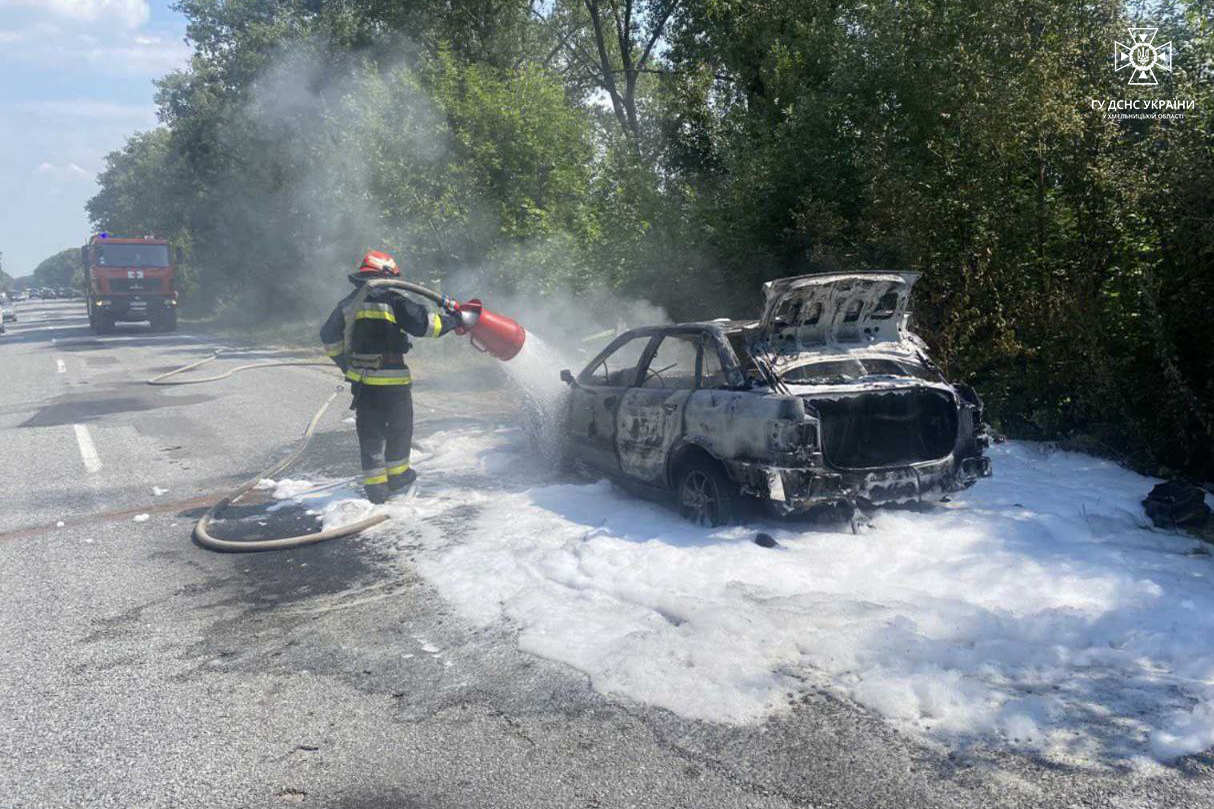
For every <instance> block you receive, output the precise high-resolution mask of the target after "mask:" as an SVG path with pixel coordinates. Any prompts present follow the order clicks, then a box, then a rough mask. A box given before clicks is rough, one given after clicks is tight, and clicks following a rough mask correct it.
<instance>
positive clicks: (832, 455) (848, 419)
mask: <svg viewBox="0 0 1214 809" xmlns="http://www.w3.org/2000/svg"><path fill="white" fill-rule="evenodd" d="M808 401H809V405H810V406H811V407H812V408H813V409H814V410H816V411H817V413H818V416H819V418H820V419H821V432H822V454H823V455H824V457H825V458H826V462H827V463H828V464H829V465H830V466H832V467H834V468H836V469H876V468H881V467H904V466H909V465H910V464H916V463H924V462H926V461H936V460H940V459H942V458H945V457H947V456H948V455H949V453H951V452H952V451H953V448H954V446H955V445H956V441H957V404H956V402H955V401H954V399H953V397H952V396H950V395H949V394H948V393H946V392H945V391H942V390H937V389H934V388H908V389H902V390H892V391H871V392H867V393H858V394H852V395H847V396H837V397H829V398H811V399H809V400H808Z"/></svg>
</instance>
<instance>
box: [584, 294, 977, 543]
mask: <svg viewBox="0 0 1214 809" xmlns="http://www.w3.org/2000/svg"><path fill="white" fill-rule="evenodd" d="M918 277H919V276H918V273H910V272H864V273H825V274H819V275H804V276H799V277H795V278H782V279H779V280H777V281H771V282H769V283H767V284H765V285H764V291H765V293H766V298H767V301H766V305H765V307H764V311H763V316H762V318H761V319H760V320H758V321H728V320H718V321H710V322H702V323H681V324H677V325H672V326H650V327H645V328H639V329H633V330H631V331H628V332H625V333H624V334H621V335H620V336H619V337H617V338H616V339H615V340H614V341H612V343H611V344H610V345H608V346H607V347H606V348H605V349H603V351H602V352H600V353H599V355H598V356H596V357H595V358H594V359H593V360H591V361H590V363H589V364H588V365H587V366H586V367H585V368H584V369H583V370H582V371H581V373H579V374H578V375H577V376H576V377H575V376H573V375H572V374H571V373H570V372H569V371H562V372H561V378H562V379H563V380H564V381H565V383H566V384H568V385H569V387H570V389H571V390H570V392H569V396H568V401H567V407H568V409H567V411H566V412H565V413H564V425H563V432H564V439H565V448H566V453H567V457H569V458H570V459H571V460H572V461H574V463H575V465H578V466H582V467H585V468H588V469H589V470H591V471H594V472H597V473H605V474H607V475H608V476H610V477H612V478H614V479H616V480H618V481H620V482H621V483H622V484H624V485H625V487H626V488H631V489H634V490H637V491H638V493H642V494H643V493H650V492H652V493H655V494H659V495H662V494H665V495H666V496H669V495H671V494H673V496H674V499H675V502H676V503H677V504H678V506H679V508H680V511H681V512H682V513H683V514H684V515H685V516H686V517H688V518H690V519H691V520H693V521H694V522H697V523H699V524H701V525H720V524H723V523H728V522H732V521H734V519H735V518H736V517H737V516H739V513H740V511H741V507H742V505H743V499H744V498H750V499H754V500H758V501H764V502H766V503H767V504H769V505H770V506H771V507H773V508H774V510H775V511H777V512H779V513H785V514H787V513H792V512H804V511H809V510H811V509H814V508H818V507H824V506H825V507H836V508H837V507H841V506H842V507H848V508H849V509H854V508H855V507H856V506H857V505H862V506H863V505H880V504H883V503H894V502H906V501H914V500H919V499H922V498H923V497H925V496H928V495H929V494H932V493H934V494H936V495H938V496H939V495H943V494H945V493H947V492H951V491H955V490H957V489H961V488H965V487H967V486H969V485H971V484H973V483H974V482H975V481H976V480H977V479H978V478H981V477H985V476H988V475H990V473H991V468H990V461H989V459H987V458H986V457H985V456H984V455H983V452H984V450H985V449H986V447H987V445H988V439H987V432H986V426H985V424H984V423H983V420H982V402H981V400H980V399H979V398H978V395H977V394H976V393H975V392H974V391H973V389H972V388H970V387H969V386H968V385H964V384H959V383H950V382H948V381H947V380H946V379H945V378H944V376H943V375H942V374H941V373H940V371H939V370H938V369H937V368H936V366H935V365H934V364H933V363H932V362H931V360H930V358H929V357H928V354H927V347H926V345H925V344H924V343H923V341H922V340H920V339H919V337H918V336H916V335H915V334H913V333H911V332H910V331H909V330H908V328H907V325H908V320H909V312H908V308H907V307H908V302H909V298H910V292H911V288H912V287H913V286H914V283H915V281H916V280H917V279H918Z"/></svg>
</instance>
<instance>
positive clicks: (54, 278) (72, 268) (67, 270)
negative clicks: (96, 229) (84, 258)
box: [33, 247, 80, 287]
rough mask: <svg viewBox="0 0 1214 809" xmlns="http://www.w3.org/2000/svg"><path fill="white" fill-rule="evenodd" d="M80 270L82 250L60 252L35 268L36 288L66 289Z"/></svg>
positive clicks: (71, 248)
mask: <svg viewBox="0 0 1214 809" xmlns="http://www.w3.org/2000/svg"><path fill="white" fill-rule="evenodd" d="M79 269H80V248H79V247H69V248H67V249H66V250H60V251H59V252H58V253H55V254H54V255H53V256H49V257H47V258H45V259H43V260H42V261H40V262H39V263H38V266H37V267H35V268H34V284H33V285H34V286H41V287H66V286H71V285H72V280H73V277H74V276H75V275H76V272H77V270H79Z"/></svg>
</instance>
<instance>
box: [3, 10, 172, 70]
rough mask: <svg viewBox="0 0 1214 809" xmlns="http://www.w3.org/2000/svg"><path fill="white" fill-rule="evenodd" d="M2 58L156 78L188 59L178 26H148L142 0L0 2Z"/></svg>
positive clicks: (26, 62)
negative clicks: (176, 27)
mask: <svg viewBox="0 0 1214 809" xmlns="http://www.w3.org/2000/svg"><path fill="white" fill-rule="evenodd" d="M0 45H3V46H5V47H4V48H3V49H2V50H0V67H2V65H3V63H4V62H13V63H21V64H27V65H35V66H38V67H50V66H53V65H73V66H82V67H85V68H86V69H88V70H91V71H97V72H101V73H105V74H120V75H122V74H125V75H130V74H135V75H146V76H161V75H163V74H165V73H167V72H169V71H172V70H176V69H178V68H180V67H183V66H184V65H185V64H186V63H187V62H188V61H189V58H190V48H189V47H188V46H187V45H186V44H185V42H184V41H183V38H182V32H181V31H180V30H177V29H174V28H170V27H166V26H164V25H155V24H148V7H147V3H146V2H145V0H0Z"/></svg>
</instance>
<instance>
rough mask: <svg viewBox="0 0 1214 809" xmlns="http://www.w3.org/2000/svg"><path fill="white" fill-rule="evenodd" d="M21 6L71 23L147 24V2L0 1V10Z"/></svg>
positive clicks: (130, 26)
mask: <svg viewBox="0 0 1214 809" xmlns="http://www.w3.org/2000/svg"><path fill="white" fill-rule="evenodd" d="M2 6H14V7H25V8H29V9H33V10H35V11H38V12H42V13H43V14H46V15H48V16H51V17H55V18H57V19H61V20H65V21H68V22H73V23H93V22H104V23H109V24H113V25H120V26H122V27H124V28H127V29H132V28H138V27H139V26H141V25H143V24H144V23H145V22H147V21H148V17H149V16H150V15H151V13H152V10H151V8H150V7H149V6H148V3H147V0H0V7H2Z"/></svg>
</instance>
